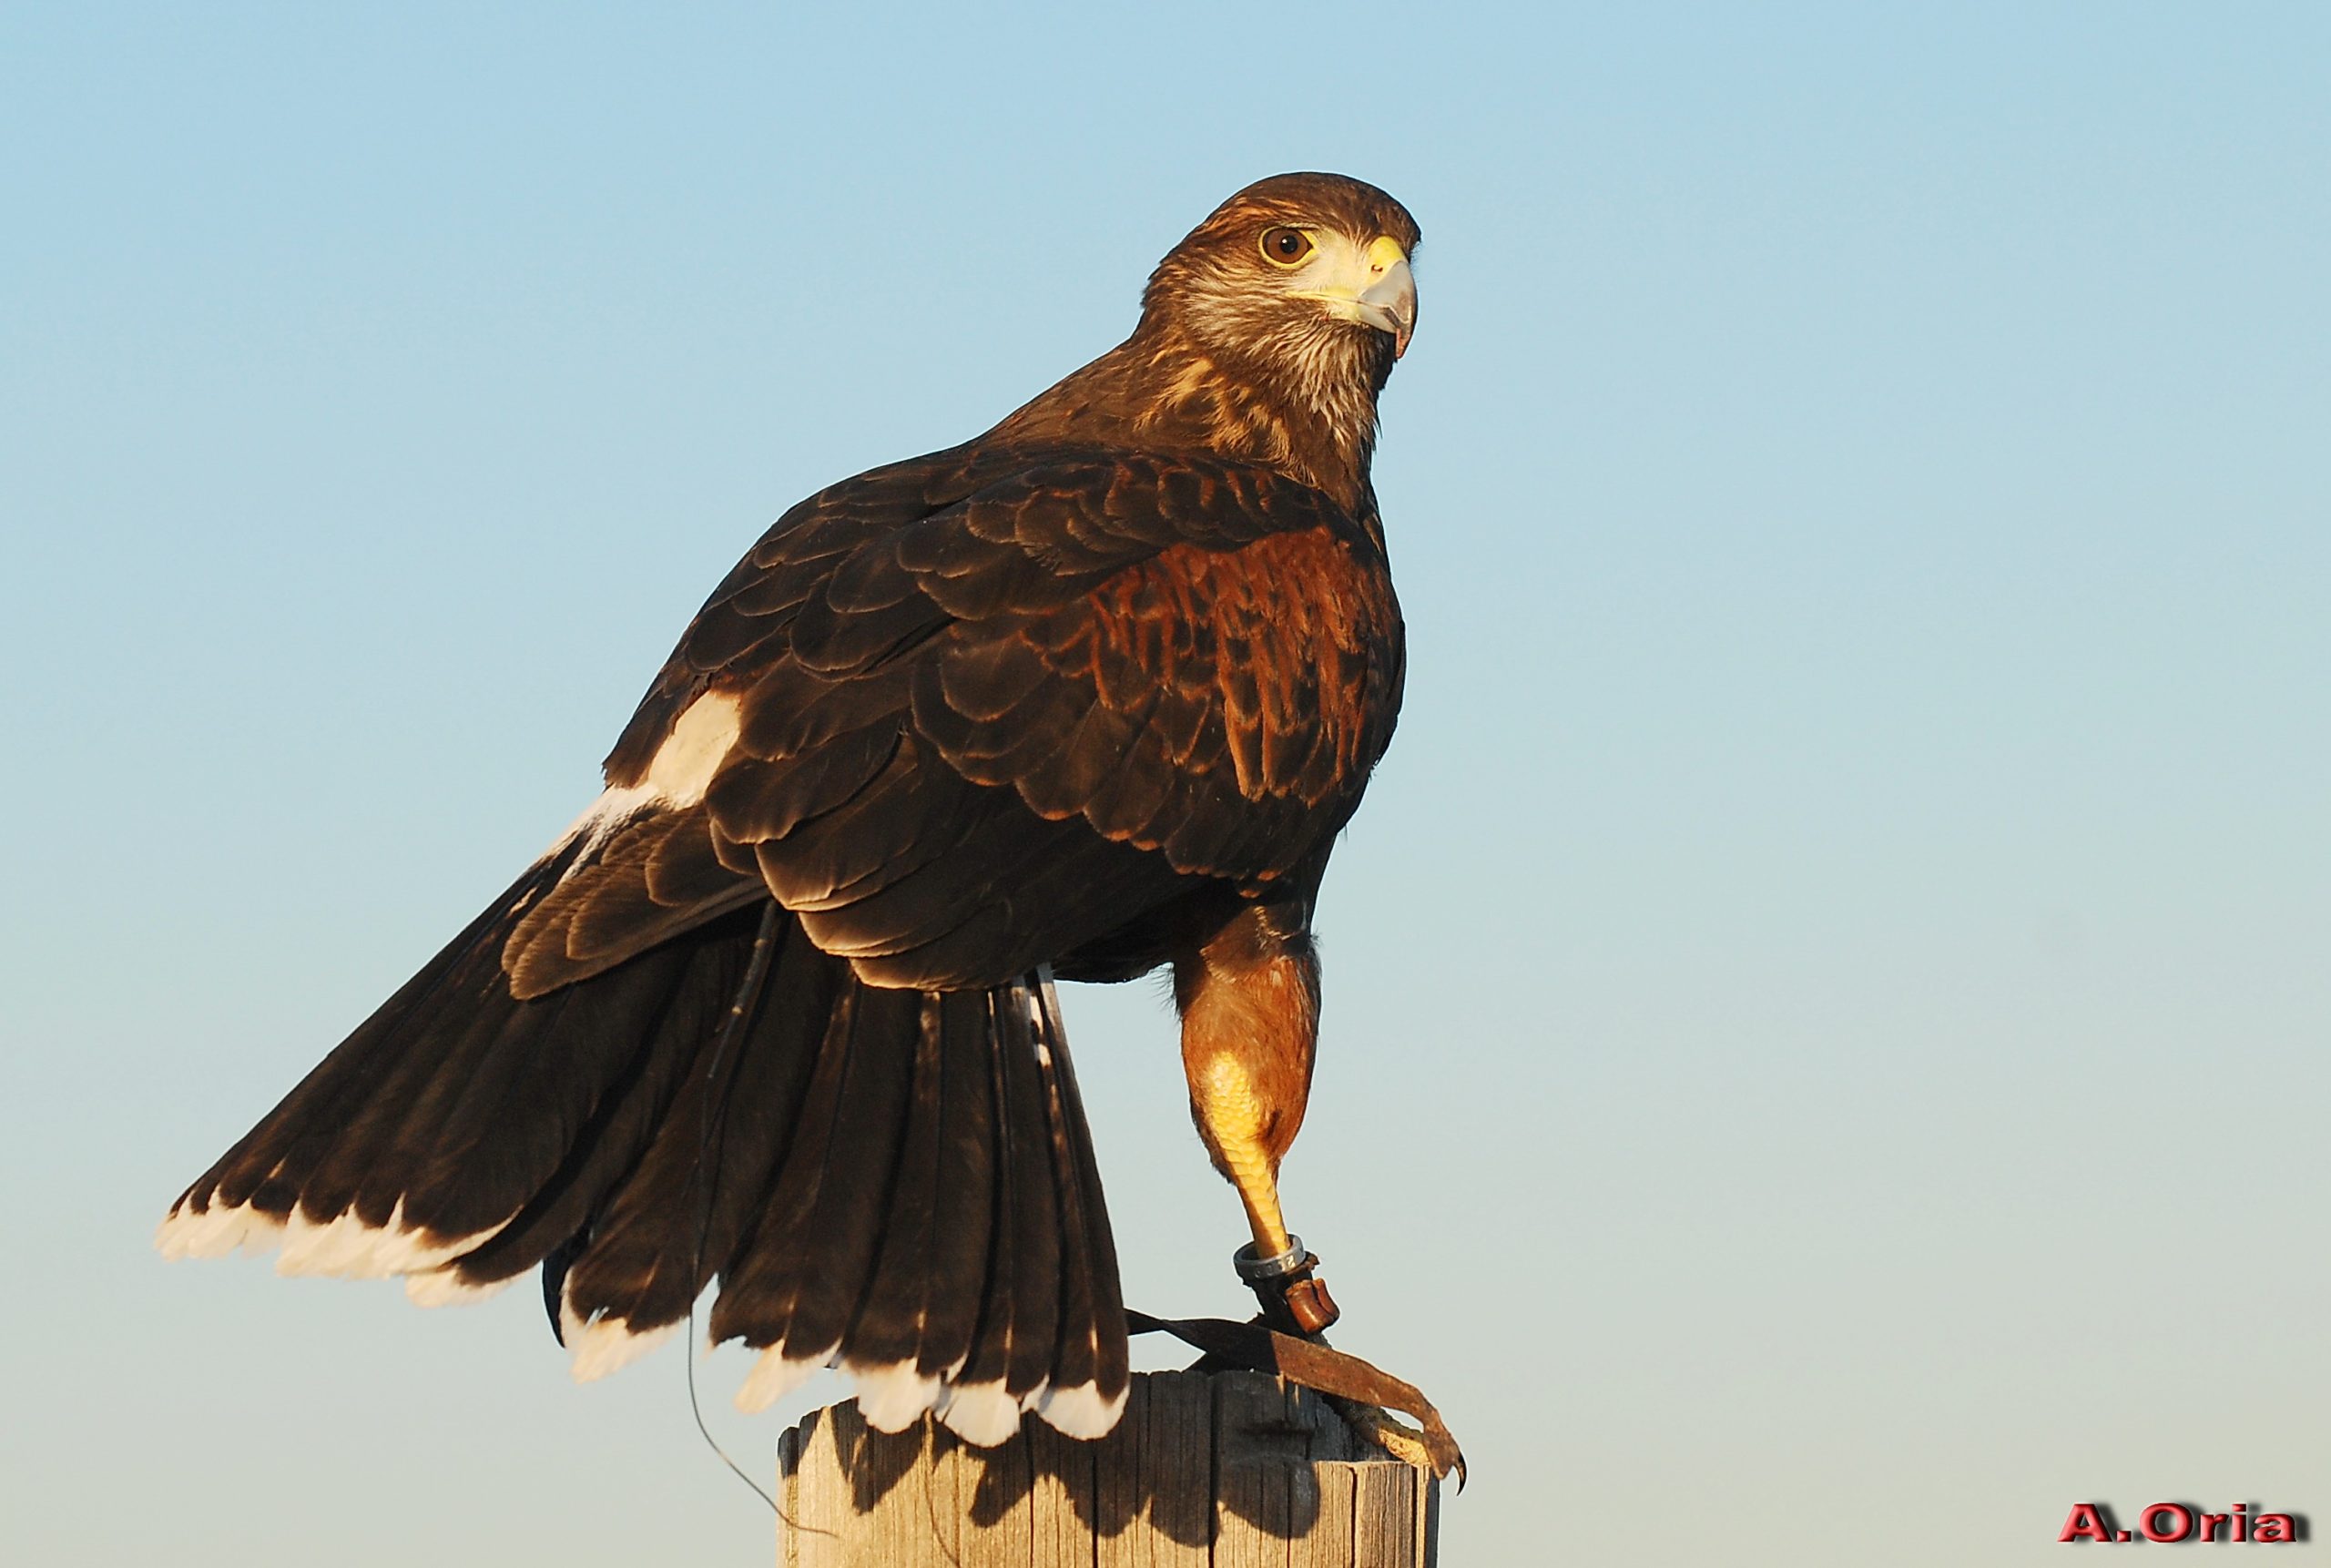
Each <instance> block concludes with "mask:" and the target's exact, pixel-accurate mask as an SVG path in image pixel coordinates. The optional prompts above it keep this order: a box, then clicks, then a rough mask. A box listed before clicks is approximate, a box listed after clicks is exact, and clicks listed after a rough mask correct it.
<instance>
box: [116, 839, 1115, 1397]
mask: <svg viewBox="0 0 2331 1568" xmlns="http://www.w3.org/2000/svg"><path fill="white" fill-rule="evenodd" d="M560 872H561V865H560V862H559V861H558V860H555V859H554V860H546V861H545V862H544V863H542V864H540V865H537V866H536V867H535V868H534V869H533V870H532V871H529V872H528V874H527V875H526V876H525V877H524V878H522V879H520V881H518V883H517V884H515V885H514V887H513V888H512V889H511V890H510V891H509V892H508V893H507V894H505V895H504V897H503V898H502V899H500V900H497V901H495V903H494V906H493V907H491V908H490V909H489V910H488V911H486V913H485V914H484V915H482V916H481V917H480V918H479V919H478V920H477V921H474V922H473V924H472V925H471V926H470V928H469V929H468V930H466V931H464V932H463V933H462V934H461V935H460V936H459V937H457V938H455V939H454V941H453V942H452V943H450V944H448V946H447V947H446V948H445V950H444V951H443V952H440V953H439V954H438V955H437V956H436V958H435V959H433V961H432V962H430V964H429V965H428V966H426V967H425V968H423V969H422V972H420V973H419V974H417V975H416V976H414V978H413V979H412V981H411V982H409V983H407V984H406V985H405V986H404V987H403V988H402V989H401V990H400V991H399V992H398V993H396V995H395V996H393V997H392V998H391V999H390V1000H389V1002H388V1003H385V1004H384V1005H383V1006H382V1008H381V1010H380V1011H379V1012H378V1013H375V1014H374V1015H373V1017H372V1018H371V1019H370V1020H368V1021H367V1022H366V1023H364V1024H363V1025H362V1026H361V1027H360V1028H359V1029H358V1030H357V1031H356V1032H355V1033H352V1034H351V1035H350V1036H349V1038H348V1040H347V1041H346V1042H345V1043H344V1044H342V1045H341V1047H340V1048H339V1049H338V1050H336V1051H334V1052H333V1053H332V1054H331V1056H329V1057H327V1058H326V1059H325V1061H324V1062H323V1063H322V1064H321V1065H319V1066H318V1067H317V1068H316V1070H315V1071H314V1072H313V1073H311V1074H309V1076H308V1078H307V1079H306V1080H305V1081H303V1082H302V1083H301V1084H300V1085H299V1086H298V1087H297V1088H295V1089H294V1090H293V1091H292V1092H291V1093H290V1095H287V1096H285V1098H284V1100H283V1101H282V1103H281V1104H280V1105H278V1106H277V1107H276V1108H275V1109H274V1110H273V1111H272V1112H270V1114H269V1115H268V1116H267V1117H266V1118H265V1119H263V1120H262V1121H261V1122H260V1124H259V1125H258V1126H256V1127H255V1128H253V1129H252V1131H251V1132H250V1133H249V1135H247V1136H245V1137H244V1138H243V1139H242V1140H241V1141H240V1142H239V1143H237V1144H236V1145H235V1146H234V1147H233V1148H232V1149H230V1150H229V1152H228V1154H227V1155H226V1156H224V1157H223V1158H221V1159H220V1160H219V1163H218V1164H217V1165H216V1166H212V1168H211V1169H210V1170H209V1172H207V1173H205V1174H204V1176H202V1177H201V1178H200V1179H199V1180H198V1181H196V1182H195V1183H194V1184H193V1185H192V1186H189V1187H188V1189H187V1191H186V1193H185V1195H184V1196H181V1197H180V1198H179V1200H178V1204H177V1205H176V1206H175V1207H173V1208H172V1210H171V1212H170V1215H169V1217H168V1219H166V1220H165V1221H164V1222H163V1226H162V1229H161V1233H160V1236H159V1237H158V1240H159V1244H160V1245H161V1247H162V1248H163V1250H164V1251H165V1252H166V1253H168V1254H172V1255H181V1254H187V1255H211V1254H215V1253H219V1252H223V1251H227V1250H231V1249H232V1248H233V1247H236V1246H237V1245H245V1246H263V1245H265V1244H267V1243H269V1242H270V1241H280V1242H282V1243H283V1244H284V1248H285V1256H284V1258H283V1261H282V1264H281V1265H280V1266H281V1267H282V1268H284V1269H285V1271H287V1272H301V1271H306V1272H329V1273H341V1274H350V1275H360V1276H362V1275H375V1276H377V1275H403V1276H405V1277H406V1280H407V1288H408V1290H409V1291H410V1293H411V1294H412V1297H413V1298H414V1299H415V1300H417V1301H421V1302H423V1303H424V1304H435V1303H438V1302H443V1301H451V1300H462V1299H469V1298H473V1297H475V1296H478V1295H481V1294H484V1293H486V1292H488V1291H491V1290H493V1289H494V1288H498V1287H499V1286H501V1285H502V1284H504V1283H506V1282H507V1281H508V1280H510V1279H511V1278H514V1277H515V1276H517V1275H519V1274H521V1273H523V1272H524V1271H525V1270H526V1269H528V1268H533V1267H534V1266H535V1265H537V1264H544V1263H545V1260H546V1259H549V1260H550V1262H549V1264H548V1265H547V1266H546V1276H548V1275H555V1276H557V1278H555V1279H553V1280H552V1283H553V1284H554V1285H555V1298H556V1300H557V1302H558V1304H559V1315H560V1319H561V1321H562V1323H563V1326H564V1328H565V1337H566V1338H567V1339H568V1341H569V1348H570V1349H572V1350H573V1352H574V1354H575V1370H576V1374H577V1375H578V1376H585V1377H587V1376H595V1375H597V1374H598V1373H600V1372H603V1371H606V1370H611V1369H613V1368H614V1367H616V1366H618V1365H620V1364H622V1363H623V1362H624V1361H626V1360H627V1359H631V1358H632V1357H633V1356H635V1355H636V1354H637V1353H639V1352H640V1351H642V1350H644V1349H646V1348H648V1347H650V1346H651V1345H653V1344H654V1343H655V1342H657V1340H658V1339H661V1338H663V1337H664V1336H665V1335H667V1333H668V1332H669V1331H670V1330H671V1329H672V1328H673V1327H675V1326H676V1325H677V1323H679V1322H680V1321H682V1320H683V1319H685V1318H686V1317H687V1313H688V1311H689V1309H690V1308H691V1306H692V1305H693V1303H694V1301H695V1300H696V1298H697V1296H698V1295H699V1294H700V1292H701V1291H702V1290H703V1288H705V1287H706V1286H707V1284H710V1283H712V1282H713V1280H714V1279H715V1278H717V1279H718V1284H719V1292H718V1298H717V1299H716V1300H715V1302H714V1306H713V1311H712V1315H711V1319H710V1328H711V1332H712V1336H713V1337H714V1338H715V1339H743V1340H744V1341H745V1342H746V1343H747V1344H748V1345H749V1346H752V1347H755V1348H757V1349H761V1350H762V1351H763V1356H762V1359H761V1362H760V1363H759V1365H758V1366H757V1367H756V1369H755V1370H754V1372H753V1374H752V1376H751V1378H750V1379H749V1380H748V1383H747V1385H746V1387H745V1389H744V1390H742V1392H741V1393H740V1394H739V1397H738V1402H739V1403H740V1404H744V1405H746V1406H747V1408H753V1407H755V1406H757V1405H759V1404H764V1403H766V1402H768V1400H770V1399H772V1398H774V1397H776V1395H777V1394H778V1393H779V1392H781V1391H783V1390H784V1389H785V1388H786V1387H789V1386H790V1385H791V1384H792V1383H794V1382H796V1381H798V1380H799V1379H800V1378H802V1377H804V1376H806V1375H807V1374H808V1372H809V1371H810V1370H813V1369H816V1368H817V1367H819V1366H823V1365H826V1364H829V1363H833V1364H838V1365H840V1366H841V1367H843V1368H844V1369H846V1370H848V1371H850V1373H851V1374H852V1375H854V1376H855V1377H856V1378H857V1379H858V1380H859V1383H860V1403H861V1407H862V1408H863V1410H865V1412H866V1414H867V1417H868V1419H869V1420H870V1421H872V1422H874V1423H876V1424H878V1425H880V1426H882V1427H885V1428H896V1427H899V1426H903V1425H905V1424H906V1423H907V1422H909V1421H911V1420H913V1419H914V1418H915V1417H916V1416H918V1415H919V1414H921V1412H922V1411H923V1410H938V1411H939V1413H940V1414H941V1416H942V1419H944V1420H946V1421H947V1422H948V1423H949V1424H950V1425H951V1426H952V1427H954V1428H955V1429H956V1430H957V1431H959V1432H961V1433H962V1434H963V1435H964V1436H966V1437H967V1438H970V1439H971V1440H972V1441H982V1442H994V1441H1002V1440H1003V1438H1005V1437H1008V1436H1010V1435H1011V1433H1012V1432H1013V1431H1016V1430H1017V1428H1018V1425H1019V1422H1020V1419H1021V1416H1022V1413H1023V1411H1026V1410H1035V1411H1036V1412H1037V1413H1039V1414H1040V1415H1042V1416H1043V1417H1044V1418H1045V1419H1047V1420H1051V1421H1052V1422H1053V1423H1054V1424H1055V1425H1057V1426H1059V1427H1061V1428H1062V1430H1064V1431H1070V1432H1072V1433H1074V1434H1075V1435H1079V1436H1094V1435H1098V1434H1099V1433H1100V1432H1103V1431H1107V1430H1108V1428H1109V1427H1110V1426H1111V1425H1112V1424H1114V1422H1115V1417H1116V1414H1117V1412H1118V1411H1119V1410H1121V1409H1122V1406H1123V1402H1124V1398H1125V1389H1126V1386H1127V1383H1128V1381H1129V1379H1128V1376H1127V1372H1126V1356H1125V1317H1124V1310H1123V1307H1122V1304H1121V1301H1120V1298H1119V1295H1118V1287H1117V1278H1116V1260H1115V1250H1114V1244H1113V1242H1112V1241H1111V1238H1110V1235H1109V1226H1108V1217H1107V1213H1106V1210H1105V1208H1104V1205H1103V1203H1102V1198H1101V1192H1100V1185H1099V1176H1098V1173H1097V1169H1096V1167H1095V1166H1094V1164H1093V1160H1092V1151H1091V1142H1090V1138H1089V1136H1088V1135H1087V1134H1086V1131H1085V1126H1084V1111H1083V1107H1082V1105H1081V1104H1080V1103H1079V1102H1078V1099H1077V1095H1076V1086H1075V1080H1074V1074H1073V1073H1072V1072H1071V1071H1070V1070H1069V1065H1068V1058H1067V1053H1066V1043H1065V1040H1064V1037H1063V1036H1062V1034H1061V1032H1060V1026H1059V1018H1058V1013H1057V1008H1056V1004H1055V1003H1054V1001H1053V998H1052V996H1051V994H1050V986H1049V983H1040V982H1038V981H1037V980H1035V979H1034V978H1033V977H1032V978H1031V979H1030V980H1026V981H1021V982H1015V983H1011V984H1008V985H1003V986H999V987H995V988H993V989H992V990H987V991H969V992H951V993H941V992H916V991H899V990H889V989H884V988H880V987H875V986H870V985H868V984H866V983H863V982H861V981H860V980H859V979H858V978H857V977H856V976H855V975H854V974H853V973H852V972H850V969H849V967H848V966H847V965H846V964H845V963H843V962H841V961H840V960H838V959H835V958H833V957H831V956H830V955H828V954H826V953H824V952H819V950H818V949H817V947H816V946H814V945H813V944H812V943H811V942H810V941H809V938H808V937H807V936H806V934H805V933H804V932H802V930H801V927H800V924H799V921H797V920H796V919H795V918H794V917H792V916H790V915H781V916H779V917H777V918H776V919H775V920H774V921H773V922H772V923H773V927H774V932H775V935H774V939H773V944H774V945H773V950H772V952H771V955H770V958H769V964H768V969H767V972H766V974H765V975H764V976H763V978H762V981H761V983H760V985H759V987H758V993H756V994H755V995H754V996H753V997H752V998H751V999H750V1005H749V1007H748V1011H747V1013H745V1015H744V1016H743V1017H741V1018H740V1019H738V1021H737V1023H736V1025H735V1027H734V1028H733V1030H732V1031H731V1032H730V1033H729V1036H728V1042H727V1047H726V1049H725V1051H723V1052H721V1054H720V1059H719V1061H718V1064H716V1063H715V1061H714V1055H715V1053H716V1049H717V1048H718V1047H717V1045H716V1043H717V1042H718V1041H719V1040H720V1039H721V1035H722V1026H723V1023H724V1021H725V1020H726V1019H727V1018H728V1013H729V1012H730V1008H731V1004H732V1003H733V1001H734V1000H735V998H736V996H737V993H738V988H739V985H740V983H742V982H743V981H744V979H745V977H746V976H747V974H748V969H749V966H750V964H751V962H752V953H753V949H754V942H755V934H756V931H757V928H758V921H759V918H760V916H759V913H758V911H753V910H740V911H734V912H731V913H729V914H726V915H722V916H720V917H718V919H716V920H714V921H709V922H707V923H706V924H705V925H702V926H700V927H698V928H697V929H696V930H694V931H692V932H687V933H685V934H683V935H681V936H678V937H677V938H674V939H673V940H671V941H669V942H666V943H664V944H663V945H661V946H659V947H657V948H654V949H651V950H649V951H647V952H642V953H639V954H637V955H636V956H635V957H633V958H631V959H629V960H626V962H622V963H620V964H617V965H616V966H614V967H612V968H610V969H607V970H606V971H604V972H601V973H598V974H596V975H594V976H592V977H590V978H588V979H585V980H583V981H579V982H577V983H574V984H571V985H568V986H566V987H565V988H563V989H561V990H558V991H555V992H553V993H549V994H546V995H543V996H538V997H533V998H529V999H525V1000H521V999H518V998H516V997H514V996H513V995H512V993H511V988H510V984H509V982H508V980H507V978H506V977H505V975H504V972H503V967H502V955H503V950H504V945H505V943H506V941H507V938H508V934H509V932H510V930H511V929H512V927H513V926H514V924H515V923H516V922H517V921H518V920H519V919H520V918H521V917H522V916H523V913H524V911H525V910H526V909H527V908H528V907H529V905H530V904H532V903H533V902H534V901H535V900H536V899H538V898H539V897H541V896H542V895H543V894H544V892H545V891H546V890H547V889H548V888H550V887H551V886H554V885H555V882H556V881H557V878H558V876H559V875H560Z"/></svg>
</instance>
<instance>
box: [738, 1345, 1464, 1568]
mask: <svg viewBox="0 0 2331 1568" xmlns="http://www.w3.org/2000/svg"><path fill="white" fill-rule="evenodd" d="M1361 1449H1362V1445H1361V1444H1360V1443H1359V1441H1358V1440H1356V1439H1355V1438H1354V1437H1353V1436H1352V1434H1351V1431H1350V1430H1349V1428H1347V1427H1346V1426H1345V1425H1344V1423H1343V1421H1342V1420H1340V1419H1339V1417H1338V1416H1337V1415H1336V1414H1335V1412H1334V1411H1333V1410H1329V1409H1328V1402H1327V1401H1326V1400H1323V1399H1321V1398H1319V1396H1318V1395H1317V1394H1314V1393H1312V1392H1311V1391H1310V1390H1308V1389H1302V1388H1298V1387H1297V1386H1295V1385H1294V1384H1291V1383H1282V1382H1281V1381H1279V1380H1277V1378H1273V1377H1269V1376H1267V1375H1265V1374H1264V1373H1261V1372H1217V1373H1213V1374H1210V1375H1209V1374H1206V1373H1201V1372H1145V1373H1140V1374H1137V1375H1135V1378H1134V1380H1133V1393H1132V1397H1131V1398H1130V1399H1129V1400H1128V1401H1127V1402H1126V1405H1125V1417H1124V1419H1123V1420H1120V1421H1119V1422H1118V1423H1117V1429H1116V1431H1114V1432H1112V1433H1111V1434H1110V1435H1109V1436H1108V1437H1106V1438H1104V1439H1103V1440H1102V1441H1099V1442H1079V1441H1076V1440H1075V1439H1074V1438H1065V1437H1063V1436H1061V1435H1060V1434H1059V1433H1058V1432H1056V1431H1053V1430H1052V1428H1050V1427H1048V1426H1045V1425H1044V1424H1043V1422H1042V1421H1040V1420H1037V1419H1035V1418H1034V1417H1033V1416H1031V1417H1030V1418H1029V1419H1028V1420H1026V1421H1025V1422H1024V1423H1023V1425H1022V1427H1021V1429H1020V1435H1019V1436H1018V1437H1015V1438H1013V1440H1012V1441H1010V1442H1008V1443H1005V1444H1003V1446H1002V1447H1000V1448H992V1449H978V1448H972V1447H971V1446H970V1445H969V1444H967V1443H964V1442H962V1441H961V1440H959V1439H958V1438H956V1437H955V1435H954V1434H953V1433H952V1432H950V1431H947V1430H946V1429H945V1428H943V1427H941V1426H940V1425H939V1424H938V1423H937V1422H935V1421H932V1420H930V1419H929V1418H928V1417H926V1418H924V1420H922V1421H921V1423H920V1424H918V1425H916V1426H912V1427H910V1428H908V1429H907V1430H906V1431H902V1432H899V1433H897V1434H895V1435H892V1434H888V1433H883V1432H878V1431H870V1430H869V1429H868V1427H867V1425H866V1423H865V1421H863V1420H860V1417H859V1414H858V1406H857V1404H856V1402H855V1401H853V1402H851V1403H849V1404H841V1405H833V1406H830V1407H828V1408H827V1409H825V1410H817V1411H813V1412H812V1413H811V1414H810V1415H809V1416H808V1417H806V1418H804V1419H803V1420H802V1422H801V1424H800V1425H799V1426H797V1427H795V1428H793V1429H792V1430H791V1431H788V1432H786V1433H785V1434H784V1436H783V1437H782V1438H780V1439H779V1442H778V1484H779V1488H780V1490H779V1492H778V1500H779V1502H780V1503H781V1504H782V1505H783V1507H784V1510H785V1513H786V1515H787V1516H788V1519H789V1521H790V1522H787V1521H786V1520H780V1521H779V1523H778V1527H777V1529H778V1562H779V1563H780V1564H782V1565H783V1568H859V1565H862V1564H877V1563H879V1564H883V1565H885V1568H891V1565H896V1568H926V1565H928V1568H979V1565H985V1564H1002V1563H1009V1564H1011V1565H1012V1568H1060V1565H1064V1564H1072V1563H1073V1564H1078V1565H1080V1568H1263V1565H1265V1564H1267V1565H1269V1568H1430V1565H1431V1564H1432V1563H1434V1562H1435V1560H1436V1556H1437V1551H1436V1548H1437V1544H1438V1543H1437V1537H1438V1534H1439V1524H1440V1483H1439V1482H1437V1481H1434V1480H1433V1479H1432V1478H1431V1476H1430V1475H1429V1474H1427V1473H1426V1472H1424V1471H1420V1470H1417V1469H1415V1468H1414V1467H1412V1466H1410V1465H1408V1464H1405V1463H1402V1462H1401V1461H1398V1460H1392V1459H1387V1458H1384V1457H1382V1456H1381V1455H1380V1454H1378V1453H1376V1452H1375V1451H1372V1450H1371V1451H1368V1452H1367V1453H1365V1454H1363V1453H1362V1451H1361Z"/></svg>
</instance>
